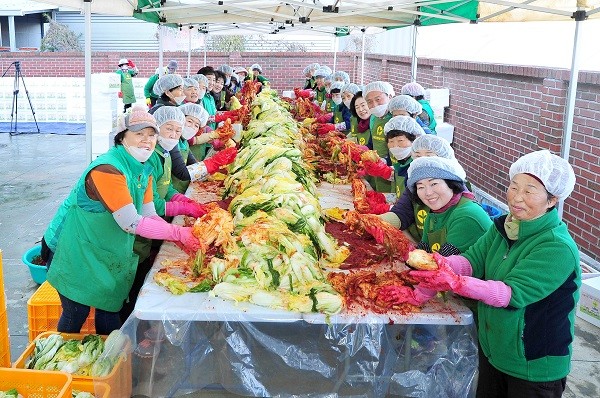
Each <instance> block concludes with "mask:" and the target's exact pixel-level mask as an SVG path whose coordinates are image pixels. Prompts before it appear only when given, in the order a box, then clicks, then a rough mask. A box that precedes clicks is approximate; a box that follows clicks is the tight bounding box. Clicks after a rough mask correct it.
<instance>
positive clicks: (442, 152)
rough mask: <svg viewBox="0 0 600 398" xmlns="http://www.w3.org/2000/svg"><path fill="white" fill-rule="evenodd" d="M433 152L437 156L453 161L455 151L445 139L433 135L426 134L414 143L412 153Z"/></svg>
mask: <svg viewBox="0 0 600 398" xmlns="http://www.w3.org/2000/svg"><path fill="white" fill-rule="evenodd" d="M422 150H423V151H431V152H434V153H435V154H436V155H437V156H439V157H441V158H446V159H453V158H454V157H455V156H454V149H452V147H451V146H450V143H449V142H448V141H446V140H445V139H444V138H442V137H439V136H437V135H433V134H425V135H422V136H419V137H417V139H416V140H414V141H413V143H412V151H413V152H416V151H422Z"/></svg>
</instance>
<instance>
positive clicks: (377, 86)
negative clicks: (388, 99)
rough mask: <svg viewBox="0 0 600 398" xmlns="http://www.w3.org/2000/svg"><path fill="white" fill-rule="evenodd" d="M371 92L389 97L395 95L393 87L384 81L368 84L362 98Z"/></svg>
mask: <svg viewBox="0 0 600 398" xmlns="http://www.w3.org/2000/svg"><path fill="white" fill-rule="evenodd" d="M371 91H380V92H382V93H385V94H388V95H394V89H393V88H392V85H391V84H389V83H387V82H382V81H376V82H371V83H369V84H367V85H366V86H365V89H364V90H363V92H362V96H363V97H366V96H367V94H369V93H370V92H371Z"/></svg>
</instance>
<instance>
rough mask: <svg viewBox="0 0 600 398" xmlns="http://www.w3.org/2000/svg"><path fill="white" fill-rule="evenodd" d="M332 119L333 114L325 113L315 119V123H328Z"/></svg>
mask: <svg viewBox="0 0 600 398" xmlns="http://www.w3.org/2000/svg"><path fill="white" fill-rule="evenodd" d="M332 119H333V113H326V114H324V115H321V116H319V117H317V123H330V122H331V120H332Z"/></svg>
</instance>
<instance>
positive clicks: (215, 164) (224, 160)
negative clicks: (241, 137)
mask: <svg viewBox="0 0 600 398" xmlns="http://www.w3.org/2000/svg"><path fill="white" fill-rule="evenodd" d="M236 156H237V149H236V148H227V149H225V150H223V151H221V152H219V153H217V154H216V155H215V156H213V157H211V158H208V159H206V160H204V161H203V162H204V165H205V166H206V171H208V174H213V173H215V172H216V171H217V170H219V169H220V168H221V166H225V165H228V164H229V163H232V162H233V161H234V160H235V157H236Z"/></svg>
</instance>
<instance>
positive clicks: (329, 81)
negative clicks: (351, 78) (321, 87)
mask: <svg viewBox="0 0 600 398" xmlns="http://www.w3.org/2000/svg"><path fill="white" fill-rule="evenodd" d="M323 81H324V82H325V83H331V82H332V81H333V79H332V78H331V75H329V76H325V77H324V78H323Z"/></svg>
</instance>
